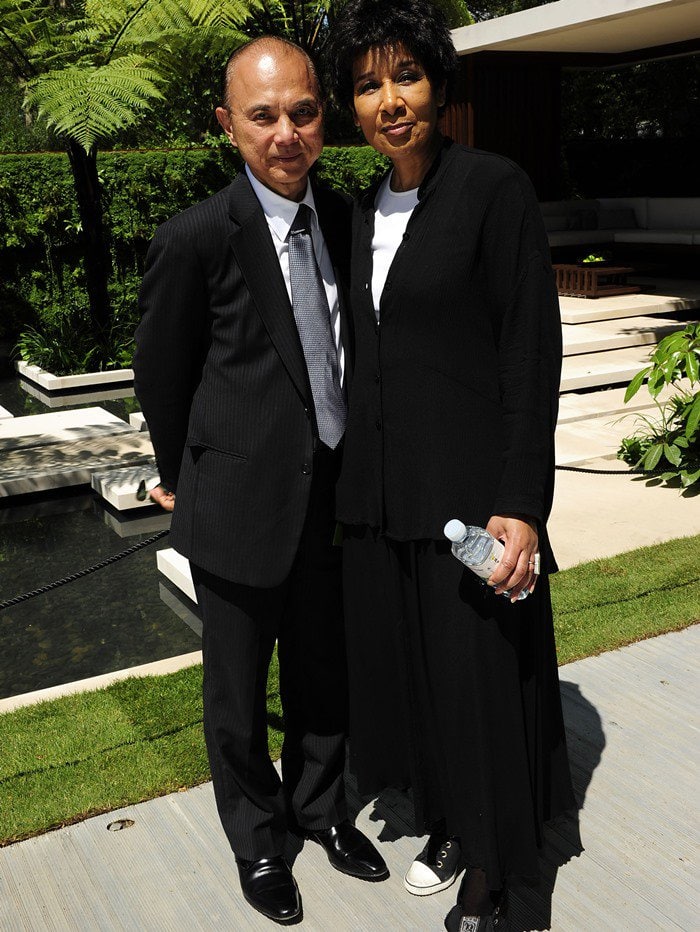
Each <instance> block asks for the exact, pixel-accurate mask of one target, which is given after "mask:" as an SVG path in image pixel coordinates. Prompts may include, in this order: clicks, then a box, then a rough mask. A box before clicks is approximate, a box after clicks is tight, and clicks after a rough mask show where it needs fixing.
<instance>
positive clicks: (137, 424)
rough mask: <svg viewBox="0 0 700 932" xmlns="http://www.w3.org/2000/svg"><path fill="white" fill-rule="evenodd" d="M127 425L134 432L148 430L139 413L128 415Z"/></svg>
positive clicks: (144, 420) (143, 418)
mask: <svg viewBox="0 0 700 932" xmlns="http://www.w3.org/2000/svg"><path fill="white" fill-rule="evenodd" d="M129 423H130V424H131V426H132V427H133V428H134V430H148V424H147V423H146V418H145V417H144V416H143V414H142V412H141V411H134V412H132V413H131V414H130V415H129Z"/></svg>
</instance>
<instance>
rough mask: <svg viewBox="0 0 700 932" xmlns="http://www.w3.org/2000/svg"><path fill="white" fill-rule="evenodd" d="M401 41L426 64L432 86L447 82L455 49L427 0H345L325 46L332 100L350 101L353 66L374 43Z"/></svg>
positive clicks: (441, 17)
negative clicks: (333, 97)
mask: <svg viewBox="0 0 700 932" xmlns="http://www.w3.org/2000/svg"><path fill="white" fill-rule="evenodd" d="M396 45H402V46H404V48H406V49H408V51H409V52H410V53H411V55H413V56H414V57H415V58H416V60H417V61H418V62H420V64H421V65H422V66H423V68H425V72H426V74H427V75H428V78H429V79H430V82H431V84H432V85H433V86H434V87H438V86H439V85H441V84H442V83H443V82H445V84H446V87H447V93H448V95H449V90H450V84H451V81H452V79H453V77H454V74H455V72H456V70H457V53H456V52H455V47H454V43H453V42H452V36H451V35H450V30H449V27H448V25H447V20H446V19H445V15H444V14H443V12H442V10H440V9H438V8H437V7H436V6H434V5H433V4H432V3H431V2H430V0H348V3H346V4H345V5H344V6H343V7H342V8H341V10H340V13H339V14H338V16H337V19H336V20H335V23H334V24H333V26H332V28H331V34H330V36H329V39H328V43H327V45H326V48H325V53H324V54H325V61H326V72H327V74H328V79H329V86H330V87H331V88H332V89H333V93H334V95H335V97H336V99H337V101H338V102H339V103H341V104H352V99H353V83H352V66H353V63H354V62H355V60H356V59H357V58H359V57H360V56H361V55H364V54H365V53H366V52H368V51H369V49H371V48H374V47H380V48H381V47H388V48H390V47H391V46H396Z"/></svg>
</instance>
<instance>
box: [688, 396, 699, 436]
mask: <svg viewBox="0 0 700 932" xmlns="http://www.w3.org/2000/svg"><path fill="white" fill-rule="evenodd" d="M687 418H688V419H687V421H686V424H685V435H686V437H690V436H691V435H692V434H694V433H695V431H696V430H697V429H698V426H699V425H700V392H698V393H697V394H696V395H695V401H694V402H693V404H692V407H691V408H690V410H689V411H688V414H687Z"/></svg>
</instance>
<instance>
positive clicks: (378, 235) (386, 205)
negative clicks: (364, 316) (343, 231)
mask: <svg viewBox="0 0 700 932" xmlns="http://www.w3.org/2000/svg"><path fill="white" fill-rule="evenodd" d="M392 177H393V172H392V174H391V175H389V176H388V178H385V179H384V181H383V182H382V185H381V187H380V188H379V191H377V196H376V198H375V199H374V206H375V212H374V236H373V238H372V298H373V300H374V312H375V314H376V315H377V319H379V302H380V300H381V297H382V291H384V285H385V283H386V278H387V275H388V274H389V267H390V265H391V263H392V262H393V261H394V256H395V255H396V250H397V249H398V248H399V245H400V244H401V239H402V238H403V235H404V233H405V232H406V226H407V225H408V221H409V220H410V219H411V214H412V213H413V210H414V208H415V206H416V204H417V203H418V188H411V190H410V191H392V190H391V179H392Z"/></svg>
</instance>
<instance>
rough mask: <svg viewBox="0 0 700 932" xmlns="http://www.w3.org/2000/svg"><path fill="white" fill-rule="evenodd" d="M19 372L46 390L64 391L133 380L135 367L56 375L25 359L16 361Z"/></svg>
mask: <svg viewBox="0 0 700 932" xmlns="http://www.w3.org/2000/svg"><path fill="white" fill-rule="evenodd" d="M15 367H16V369H17V371H18V372H19V374H20V375H21V376H22V377H23V378H25V379H28V380H29V381H30V382H35V383H36V384H37V385H40V386H41V387H42V388H44V389H46V391H54V392H55V391H64V390H65V389H67V388H87V387H88V386H95V387H97V388H99V386H100V385H110V384H112V383H113V382H133V381H134V370H133V369H114V370H113V371H111V372H83V373H81V374H80V375H54V374H53V373H52V372H47V371H46V370H45V369H40V368H39V366H32V365H30V364H29V363H27V362H24V360H19V361H18V362H16V363H15Z"/></svg>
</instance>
